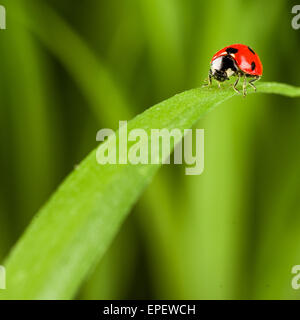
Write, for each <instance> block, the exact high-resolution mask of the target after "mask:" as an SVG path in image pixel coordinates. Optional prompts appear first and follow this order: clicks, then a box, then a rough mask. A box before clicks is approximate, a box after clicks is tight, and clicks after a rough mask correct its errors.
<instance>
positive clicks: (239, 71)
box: [208, 44, 263, 96]
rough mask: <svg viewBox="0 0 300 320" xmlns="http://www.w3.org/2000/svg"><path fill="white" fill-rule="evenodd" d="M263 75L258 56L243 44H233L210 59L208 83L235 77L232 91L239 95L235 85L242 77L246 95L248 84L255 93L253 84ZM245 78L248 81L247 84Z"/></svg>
mask: <svg viewBox="0 0 300 320" xmlns="http://www.w3.org/2000/svg"><path fill="white" fill-rule="evenodd" d="M262 73H263V66H262V63H261V61H260V59H259V56H258V55H257V54H256V53H255V52H254V51H253V50H252V49H251V48H250V47H249V46H246V45H244V44H233V45H231V46H227V47H225V48H223V49H222V50H220V51H218V52H217V53H216V54H215V55H214V56H213V57H212V59H211V63H210V70H209V74H208V83H209V84H211V83H212V78H214V79H215V80H217V81H218V82H219V86H220V82H223V81H225V80H229V77H231V76H237V79H236V81H235V83H234V85H233V89H234V90H235V91H236V92H237V93H240V91H239V90H238V89H237V84H238V83H239V80H240V78H241V77H243V79H244V81H243V95H244V96H245V95H246V87H247V84H249V85H250V86H251V87H253V88H254V90H255V91H256V87H255V85H254V82H255V81H257V80H259V79H260V78H261V76H262ZM247 78H249V79H250V81H249V82H247Z"/></svg>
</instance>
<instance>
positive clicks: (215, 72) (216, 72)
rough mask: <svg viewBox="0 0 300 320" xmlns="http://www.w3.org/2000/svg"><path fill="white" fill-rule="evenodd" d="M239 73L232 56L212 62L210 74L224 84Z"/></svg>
mask: <svg viewBox="0 0 300 320" xmlns="http://www.w3.org/2000/svg"><path fill="white" fill-rule="evenodd" d="M237 71H238V68H237V65H236V62H235V60H234V58H233V57H232V56H231V55H229V54H228V55H224V56H220V57H217V58H216V59H214V60H213V61H212V62H211V65H210V74H211V76H212V77H213V78H215V79H216V80H218V81H220V82H223V81H225V80H229V77H230V76H232V75H234V74H236V72H237Z"/></svg>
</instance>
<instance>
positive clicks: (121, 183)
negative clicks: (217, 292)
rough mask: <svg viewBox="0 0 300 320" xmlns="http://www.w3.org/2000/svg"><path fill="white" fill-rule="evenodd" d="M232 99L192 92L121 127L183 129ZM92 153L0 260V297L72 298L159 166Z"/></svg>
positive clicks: (263, 86) (288, 89)
mask: <svg viewBox="0 0 300 320" xmlns="http://www.w3.org/2000/svg"><path fill="white" fill-rule="evenodd" d="M258 90H259V91H260V92H267V93H270V92H271V93H278V94H282V95H286V96H291V97H295V96H299V97H300V88H295V87H292V86H288V85H283V84H278V83H273V84H272V83H260V84H259V85H258ZM251 92H253V91H252V90H250V89H249V93H251ZM235 95H236V93H235V92H234V91H233V90H232V88H230V87H228V88H227V89H226V88H223V89H222V90H220V89H218V88H215V87H211V88H202V89H192V90H189V91H186V92H183V93H181V94H178V95H176V96H174V97H172V98H170V99H168V100H165V101H163V102H161V103H159V104H157V105H155V106H154V107H152V108H150V109H148V110H146V111H145V112H144V113H142V114H141V115H139V116H137V117H136V118H134V119H133V120H132V121H130V122H129V123H128V130H131V129H134V128H143V129H145V130H146V131H147V132H148V133H150V130H151V129H152V128H157V129H160V128H167V129H172V128H179V129H185V128H190V127H192V125H193V124H194V123H195V122H196V121H197V120H198V119H199V118H201V117H203V116H204V115H205V114H206V113H207V112H208V111H210V110H212V109H213V108H214V107H215V106H216V105H218V104H220V103H222V102H223V101H225V100H227V99H229V98H231V97H233V96H235ZM239 99H241V103H242V101H243V100H242V98H241V97H239ZM95 154H96V150H94V151H93V152H91V153H90V154H89V155H88V157H87V158H86V159H85V160H84V161H83V162H82V163H81V164H80V166H79V167H77V168H76V170H74V171H73V172H72V173H71V174H70V176H69V177H68V178H67V179H66V180H65V181H64V182H63V183H62V184H61V186H60V187H59V189H58V190H57V191H56V192H55V193H54V195H53V196H52V197H51V199H50V200H49V201H48V202H47V203H46V205H45V206H44V207H43V208H42V209H41V210H40V212H39V213H38V214H37V216H36V218H35V219H34V220H33V222H32V223H31V225H30V226H29V227H28V229H27V230H26V232H25V234H24V235H23V236H22V237H21V239H20V240H19V242H18V243H17V245H16V246H15V248H14V249H13V250H12V252H11V254H10V256H9V257H8V259H7V260H6V263H5V266H6V268H7V288H8V289H7V290H5V291H4V292H1V293H0V298H2V299H70V298H72V297H73V296H74V294H75V293H76V290H77V289H78V287H79V286H80V284H81V283H82V281H83V280H84V278H85V277H86V275H87V274H88V272H89V271H90V270H91V268H92V267H93V266H95V265H96V263H97V262H98V261H99V259H100V258H101V257H102V256H103V254H104V252H105V251H106V250H107V248H108V246H109V245H110V243H111V241H112V239H113V237H114V236H115V235H116V233H117V232H118V230H119V227H120V225H121V223H122V222H123V220H124V218H125V217H126V214H127V213H128V212H129V210H130V209H131V207H132V206H133V204H134V203H135V201H136V200H137V199H138V197H139V196H140V194H141V192H142V191H143V189H144V188H145V187H146V185H147V184H148V183H150V181H151V179H152V177H153V175H154V174H155V172H156V171H157V170H158V168H159V165H130V164H128V165H105V166H100V165H99V164H97V162H96V158H95Z"/></svg>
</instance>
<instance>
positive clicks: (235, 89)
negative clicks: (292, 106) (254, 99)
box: [233, 73, 241, 94]
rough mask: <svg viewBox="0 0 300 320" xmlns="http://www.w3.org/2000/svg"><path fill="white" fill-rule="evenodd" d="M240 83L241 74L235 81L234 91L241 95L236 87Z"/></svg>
mask: <svg viewBox="0 0 300 320" xmlns="http://www.w3.org/2000/svg"><path fill="white" fill-rule="evenodd" d="M239 81H240V74H239V73H238V75H237V79H236V80H235V83H234V84H233V89H234V91H235V92H237V93H238V94H240V93H241V92H240V90H239V89H238V88H237V87H236V86H237V85H238V83H239Z"/></svg>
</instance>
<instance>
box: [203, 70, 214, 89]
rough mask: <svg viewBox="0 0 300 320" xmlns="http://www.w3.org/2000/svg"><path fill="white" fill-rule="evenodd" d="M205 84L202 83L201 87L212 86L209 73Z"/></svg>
mask: <svg viewBox="0 0 300 320" xmlns="http://www.w3.org/2000/svg"><path fill="white" fill-rule="evenodd" d="M205 81H207V83H204V84H203V86H202V87H207V86H211V85H212V76H211V71H209V74H208V77H207V79H205Z"/></svg>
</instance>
